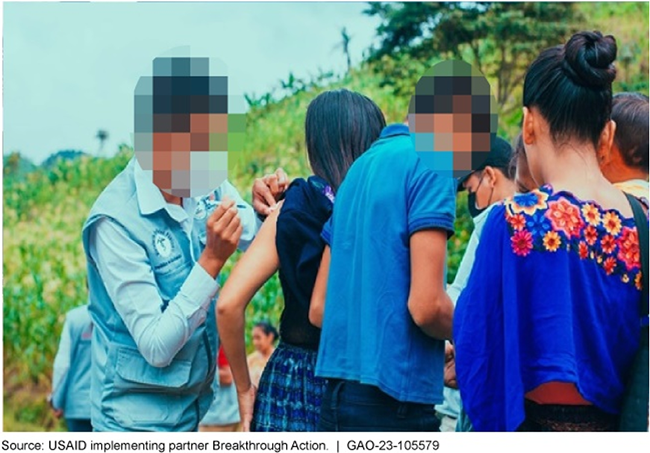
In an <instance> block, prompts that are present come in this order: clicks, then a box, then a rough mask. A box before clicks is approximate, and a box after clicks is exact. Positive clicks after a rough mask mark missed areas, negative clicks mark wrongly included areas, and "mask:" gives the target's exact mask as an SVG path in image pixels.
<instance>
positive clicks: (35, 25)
mask: <svg viewBox="0 0 650 453" xmlns="http://www.w3.org/2000/svg"><path fill="white" fill-rule="evenodd" d="M3 6H4V18H3V25H4V28H3V43H4V49H3V51H4V63H3V71H4V72H3V78H4V80H3V83H4V102H3V109H4V110H3V130H4V136H3V137H4V142H3V152H4V153H9V152H11V151H15V150H18V151H20V152H21V153H23V154H24V155H26V156H28V157H29V158H31V159H32V160H34V161H35V162H36V163H40V162H41V161H42V160H43V159H45V158H46V157H47V156H48V155H50V154H51V153H53V152H56V151H58V150H62V149H81V150H83V151H87V152H92V153H95V152H97V150H98V147H99V142H98V141H97V139H96V138H95V134H96V133H97V130H98V129H100V128H101V129H105V130H107V131H108V133H109V140H108V141H107V142H106V145H105V151H104V152H105V153H106V154H109V153H113V152H114V151H115V149H116V147H117V145H118V144H119V143H122V142H127V143H131V136H130V134H131V132H132V128H133V90H134V88H135V85H136V82H137V80H138V78H139V77H140V76H142V75H150V74H151V61H152V60H153V58H155V57H156V56H159V55H162V54H164V53H165V52H167V51H169V50H170V49H174V48H177V47H179V46H190V48H191V52H192V56H208V57H218V58H220V59H221V60H223V62H224V63H225V64H226V66H227V68H228V76H229V85H230V92H231V94H242V93H256V94H261V93H264V92H266V91H268V90H270V89H271V88H272V87H274V86H276V85H277V84H278V81H279V79H283V80H286V79H287V76H288V74H289V72H290V71H292V72H293V73H294V74H295V75H296V76H297V77H306V76H308V75H309V74H316V73H317V72H318V69H319V68H322V69H323V70H335V71H336V72H337V73H340V72H342V71H343V70H344V69H345V57H344V56H343V53H342V52H341V51H340V50H335V49H334V47H335V46H336V45H337V44H338V43H339V42H340V30H341V28H342V27H344V26H345V27H347V29H348V33H349V34H350V35H352V41H351V45H350V50H351V53H352V60H353V63H355V62H359V61H360V59H361V55H362V52H363V51H364V50H365V49H366V48H368V47H369V46H370V44H371V43H372V42H373V39H374V32H375V28H376V26H377V24H378V23H377V20H376V19H375V18H370V17H367V16H365V15H363V14H362V11H363V10H364V9H365V8H366V4H365V3H22V2H21V3H4V5H3Z"/></svg>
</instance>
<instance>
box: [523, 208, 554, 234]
mask: <svg viewBox="0 0 650 453" xmlns="http://www.w3.org/2000/svg"><path fill="white" fill-rule="evenodd" d="M526 228H527V229H528V231H530V233H531V234H532V235H533V236H535V237H538V236H541V237H544V235H545V234H546V232H547V231H549V230H550V229H551V222H549V221H548V219H547V218H546V217H545V216H544V212H543V211H541V212H536V213H535V214H534V215H532V216H529V217H528V219H527V220H526Z"/></svg>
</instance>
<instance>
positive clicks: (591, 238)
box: [584, 225, 598, 245]
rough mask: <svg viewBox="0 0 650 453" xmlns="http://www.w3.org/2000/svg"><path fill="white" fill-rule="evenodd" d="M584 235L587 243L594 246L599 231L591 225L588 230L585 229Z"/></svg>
mask: <svg viewBox="0 0 650 453" xmlns="http://www.w3.org/2000/svg"><path fill="white" fill-rule="evenodd" d="M584 235H585V241H586V242H587V244H589V245H594V244H595V243H596V240H597V239H598V231H597V230H596V228H594V227H593V226H592V225H589V226H588V227H587V228H585V231H584Z"/></svg>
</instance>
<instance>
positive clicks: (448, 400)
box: [436, 203, 496, 418]
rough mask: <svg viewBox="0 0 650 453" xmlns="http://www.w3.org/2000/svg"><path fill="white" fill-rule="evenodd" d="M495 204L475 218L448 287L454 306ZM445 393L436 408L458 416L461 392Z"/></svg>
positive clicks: (465, 284)
mask: <svg viewBox="0 0 650 453" xmlns="http://www.w3.org/2000/svg"><path fill="white" fill-rule="evenodd" d="M494 206H496V203H495V204H491V205H490V206H488V207H487V208H486V209H485V211H483V212H481V213H480V214H479V215H477V216H476V217H475V218H474V230H473V231H472V234H471V236H470V238H469V242H468V243H467V248H466V249H465V254H464V255H463V259H462V260H461V261H460V265H459V266H458V272H456V278H454V282H453V283H452V284H451V285H450V286H449V287H447V294H448V295H449V298H450V299H451V301H452V303H453V304H454V306H456V301H457V300H458V297H459V296H460V293H461V292H462V291H463V289H465V286H467V281H468V280H469V275H470V274H471V273H472V266H473V265H474V258H475V256H476V248H477V247H478V243H479V241H480V239H481V232H482V231H483V226H484V225H485V220H486V219H487V218H488V215H489V214H490V211H491V210H492V208H493V207H494ZM443 395H444V398H445V401H444V403H443V404H440V405H438V406H436V410H437V411H438V412H440V413H442V414H445V415H449V416H450V417H454V418H457V417H458V414H459V413H460V409H461V406H462V403H461V399H460V392H459V391H458V390H456V389H452V388H449V387H445V388H444V389H443Z"/></svg>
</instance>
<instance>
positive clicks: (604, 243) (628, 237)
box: [504, 186, 642, 288]
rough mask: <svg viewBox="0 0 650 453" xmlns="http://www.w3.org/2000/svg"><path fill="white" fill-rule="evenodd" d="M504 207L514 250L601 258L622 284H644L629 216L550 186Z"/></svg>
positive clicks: (601, 264)
mask: <svg viewBox="0 0 650 453" xmlns="http://www.w3.org/2000/svg"><path fill="white" fill-rule="evenodd" d="M505 206H506V209H505V213H504V214H505V220H506V222H507V223H508V226H509V232H510V242H511V247H512V250H513V253H514V254H516V255H518V256H521V257H525V256H528V255H530V253H531V251H533V250H536V251H539V252H545V253H564V252H565V251H566V253H568V254H576V255H578V256H579V257H580V259H581V260H591V261H592V262H593V263H594V264H595V263H597V264H598V266H599V267H601V268H602V269H603V272H604V273H605V274H606V275H608V276H612V278H616V279H617V280H618V279H620V280H619V281H621V282H622V283H624V284H629V285H635V286H636V287H637V288H641V285H642V283H641V281H642V279H641V275H640V272H639V267H640V264H639V259H640V257H639V255H640V251H639V245H638V234H637V232H636V228H634V224H633V223H632V221H631V219H624V218H622V217H621V216H620V214H618V213H617V212H616V211H603V210H602V209H601V208H600V207H599V206H598V205H597V204H596V203H594V202H589V203H585V202H580V201H579V200H575V199H574V198H573V197H572V196H571V194H569V195H566V192H559V193H554V192H553V189H552V188H550V187H546V186H545V187H541V188H540V189H538V190H536V191H534V192H531V193H529V194H526V195H518V196H516V197H514V198H512V199H510V200H508V201H506V202H505Z"/></svg>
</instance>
